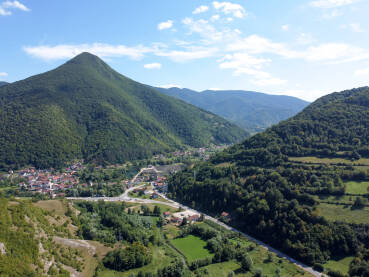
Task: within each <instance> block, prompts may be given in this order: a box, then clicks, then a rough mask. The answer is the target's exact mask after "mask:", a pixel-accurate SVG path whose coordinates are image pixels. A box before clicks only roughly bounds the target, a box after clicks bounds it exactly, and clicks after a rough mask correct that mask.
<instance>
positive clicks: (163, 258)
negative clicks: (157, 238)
mask: <svg viewBox="0 0 369 277" xmlns="http://www.w3.org/2000/svg"><path fill="white" fill-rule="evenodd" d="M152 251H153V259H152V262H151V263H150V264H148V265H146V266H143V267H141V268H137V269H131V270H128V271H125V272H118V271H114V270H104V271H102V272H100V273H99V274H98V275H97V276H98V277H127V276H129V275H130V274H132V273H134V274H138V272H139V271H142V272H156V271H157V270H158V269H159V268H163V267H165V266H168V265H169V264H170V263H171V262H172V261H173V260H174V259H175V257H177V253H175V251H174V250H173V249H171V248H170V247H169V246H167V245H163V246H161V247H155V248H153V249H152Z"/></svg>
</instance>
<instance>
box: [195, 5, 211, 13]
mask: <svg viewBox="0 0 369 277" xmlns="http://www.w3.org/2000/svg"><path fill="white" fill-rule="evenodd" d="M207 10H209V7H208V6H205V5H201V6H200V7H197V8H196V9H195V10H194V11H193V12H192V13H193V14H199V13H203V12H206V11H207Z"/></svg>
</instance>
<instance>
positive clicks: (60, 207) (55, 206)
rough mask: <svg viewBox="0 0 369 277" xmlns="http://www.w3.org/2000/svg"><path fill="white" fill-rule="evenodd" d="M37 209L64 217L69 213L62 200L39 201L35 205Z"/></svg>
mask: <svg viewBox="0 0 369 277" xmlns="http://www.w3.org/2000/svg"><path fill="white" fill-rule="evenodd" d="M34 205H35V206H36V207H39V208H42V209H44V210H47V211H49V212H53V213H55V214H56V215H60V216H61V215H64V214H65V212H66V211H67V209H66V206H65V204H64V203H63V202H62V201H60V200H45V201H38V202H37V203H35V204H34Z"/></svg>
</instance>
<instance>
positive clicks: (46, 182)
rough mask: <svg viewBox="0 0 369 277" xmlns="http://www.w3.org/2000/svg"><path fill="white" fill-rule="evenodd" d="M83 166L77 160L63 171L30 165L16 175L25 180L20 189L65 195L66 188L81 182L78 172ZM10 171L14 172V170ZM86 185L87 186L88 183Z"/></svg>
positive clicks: (52, 194)
mask: <svg viewBox="0 0 369 277" xmlns="http://www.w3.org/2000/svg"><path fill="white" fill-rule="evenodd" d="M83 168H84V166H83V164H82V163H81V162H77V163H73V164H72V165H70V166H68V167H67V168H65V170H64V171H63V172H57V171H55V170H53V169H42V170H41V169H35V168H34V167H29V168H26V169H23V170H20V171H18V172H16V173H15V175H16V177H18V178H21V179H22V180H24V181H22V182H20V183H19V189H21V190H26V191H30V192H34V193H42V194H49V195H50V196H51V197H55V196H64V194H63V191H64V190H66V189H69V188H72V187H74V186H75V185H78V184H79V178H78V176H77V173H78V172H79V171H80V170H82V169H83ZM9 173H10V174H12V175H13V174H14V172H12V171H11V172H9ZM84 185H85V186H87V184H84Z"/></svg>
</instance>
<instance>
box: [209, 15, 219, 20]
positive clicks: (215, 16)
mask: <svg viewBox="0 0 369 277" xmlns="http://www.w3.org/2000/svg"><path fill="white" fill-rule="evenodd" d="M219 18H220V16H219V14H215V15H213V16H212V17H211V18H210V20H211V21H217V20H219Z"/></svg>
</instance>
